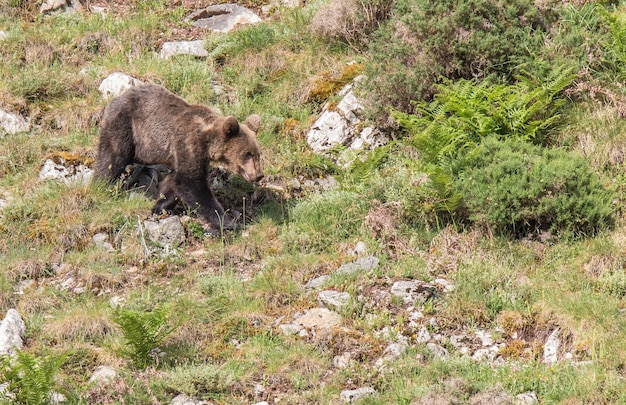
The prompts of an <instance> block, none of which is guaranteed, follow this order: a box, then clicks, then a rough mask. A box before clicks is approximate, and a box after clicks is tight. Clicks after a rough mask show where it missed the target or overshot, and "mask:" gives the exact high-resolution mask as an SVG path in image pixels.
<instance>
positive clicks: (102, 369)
mask: <svg viewBox="0 0 626 405" xmlns="http://www.w3.org/2000/svg"><path fill="white" fill-rule="evenodd" d="M115 377H117V371H115V369H113V368H111V367H107V366H98V368H96V369H95V371H94V372H93V374H92V375H91V377H90V378H89V381H88V382H87V383H88V384H103V385H106V384H109V383H110V382H111V381H113V380H115Z"/></svg>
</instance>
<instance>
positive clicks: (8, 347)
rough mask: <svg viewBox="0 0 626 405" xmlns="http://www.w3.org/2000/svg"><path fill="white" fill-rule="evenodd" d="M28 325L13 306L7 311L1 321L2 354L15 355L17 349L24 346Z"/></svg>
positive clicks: (0, 341) (0, 339) (0, 345)
mask: <svg viewBox="0 0 626 405" xmlns="http://www.w3.org/2000/svg"><path fill="white" fill-rule="evenodd" d="M25 332H26V325H25V324H24V321H23V320H22V317H20V314H18V313H17V311H16V310H15V309H13V308H11V309H9V310H8V311H7V314H6V316H5V317H4V319H3V320H2V323H0V355H9V356H13V355H15V350H16V349H18V350H21V349H22V348H23V347H24V333H25Z"/></svg>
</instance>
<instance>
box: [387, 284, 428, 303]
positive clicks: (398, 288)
mask: <svg viewBox="0 0 626 405" xmlns="http://www.w3.org/2000/svg"><path fill="white" fill-rule="evenodd" d="M433 290H434V287H433V286H432V285H430V284H428V283H425V282H423V281H415V280H400V281H396V282H395V283H393V285H392V286H391V295H393V296H395V297H400V298H402V302H403V303H405V304H413V303H415V302H416V301H419V302H425V301H426V300H427V299H428V298H430V297H431V296H432V295H433Z"/></svg>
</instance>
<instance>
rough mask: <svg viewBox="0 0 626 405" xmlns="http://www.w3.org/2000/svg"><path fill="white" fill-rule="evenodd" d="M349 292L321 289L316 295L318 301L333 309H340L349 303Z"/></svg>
mask: <svg viewBox="0 0 626 405" xmlns="http://www.w3.org/2000/svg"><path fill="white" fill-rule="evenodd" d="M350 298H351V297H350V294H349V293H347V292H338V291H332V290H326V291H321V292H320V293H319V294H318V295H317V301H318V303H319V304H320V305H321V306H323V307H326V308H328V309H331V310H333V311H340V310H342V309H343V308H345V307H346V306H347V305H348V304H349V303H350Z"/></svg>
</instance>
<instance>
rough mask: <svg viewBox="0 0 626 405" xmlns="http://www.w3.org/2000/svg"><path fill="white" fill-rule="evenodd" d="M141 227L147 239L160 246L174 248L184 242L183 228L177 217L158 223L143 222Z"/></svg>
mask: <svg viewBox="0 0 626 405" xmlns="http://www.w3.org/2000/svg"><path fill="white" fill-rule="evenodd" d="M143 225H144V228H145V230H146V233H147V236H148V239H150V240H151V241H153V242H156V243H158V244H160V245H161V246H170V247H174V246H178V245H180V244H181V243H183V242H184V241H185V228H184V227H183V224H182V222H181V221H180V217H178V216H177V215H172V216H170V217H167V218H163V219H160V220H158V221H153V220H145V221H144V222H143Z"/></svg>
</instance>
